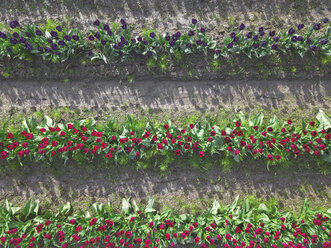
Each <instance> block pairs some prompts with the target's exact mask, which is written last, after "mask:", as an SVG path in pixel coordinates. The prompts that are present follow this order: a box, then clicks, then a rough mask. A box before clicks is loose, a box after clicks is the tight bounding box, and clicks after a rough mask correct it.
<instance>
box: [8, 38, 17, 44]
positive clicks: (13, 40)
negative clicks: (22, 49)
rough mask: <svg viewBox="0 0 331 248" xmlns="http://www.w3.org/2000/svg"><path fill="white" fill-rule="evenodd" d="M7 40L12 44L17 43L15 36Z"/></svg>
mask: <svg viewBox="0 0 331 248" xmlns="http://www.w3.org/2000/svg"><path fill="white" fill-rule="evenodd" d="M9 41H10V43H11V44H13V45H15V44H17V40H16V39H15V38H10V40H9Z"/></svg>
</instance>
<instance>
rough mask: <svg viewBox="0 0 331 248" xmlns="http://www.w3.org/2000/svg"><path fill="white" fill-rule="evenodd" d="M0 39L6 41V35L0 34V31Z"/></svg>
mask: <svg viewBox="0 0 331 248" xmlns="http://www.w3.org/2000/svg"><path fill="white" fill-rule="evenodd" d="M0 38H2V39H7V35H6V34H5V33H2V32H1V31H0Z"/></svg>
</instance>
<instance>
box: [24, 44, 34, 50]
mask: <svg viewBox="0 0 331 248" xmlns="http://www.w3.org/2000/svg"><path fill="white" fill-rule="evenodd" d="M25 48H26V50H28V51H30V50H32V49H33V47H32V45H31V44H30V43H29V42H26V43H25Z"/></svg>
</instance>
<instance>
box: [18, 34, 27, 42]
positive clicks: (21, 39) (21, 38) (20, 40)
mask: <svg viewBox="0 0 331 248" xmlns="http://www.w3.org/2000/svg"><path fill="white" fill-rule="evenodd" d="M18 41H19V42H20V43H25V42H26V39H25V38H24V37H23V36H21V37H20V39H19V40H18Z"/></svg>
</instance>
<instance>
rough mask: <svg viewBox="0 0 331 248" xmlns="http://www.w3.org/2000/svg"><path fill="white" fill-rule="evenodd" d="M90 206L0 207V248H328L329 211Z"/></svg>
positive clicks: (233, 206)
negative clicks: (42, 210) (194, 212)
mask: <svg viewBox="0 0 331 248" xmlns="http://www.w3.org/2000/svg"><path fill="white" fill-rule="evenodd" d="M108 207H109V206H108V205H103V204H101V203H95V204H93V206H92V210H93V212H91V213H90V212H86V213H84V212H83V211H81V210H80V211H79V212H78V213H75V214H72V211H71V206H70V203H69V202H68V203H66V204H65V205H64V206H63V207H62V208H60V209H59V210H58V212H57V213H56V214H53V213H50V212H49V211H47V210H46V212H45V213H44V214H39V201H36V202H32V201H31V200H30V201H29V202H28V203H27V204H26V206H25V207H24V209H23V211H19V210H20V209H19V208H17V207H13V206H12V205H11V204H10V203H9V202H8V201H6V207H5V208H0V216H1V219H0V247H29V248H30V247H63V248H64V247H154V248H155V247H159V248H162V247H180V245H184V244H190V247H207V246H208V247H215V245H216V247H224V248H226V247H236V248H239V247H240V248H243V247H246V248H253V247H257V248H259V247H273V248H277V247H279V248H281V247H284V248H290V247H291V248H292V247H295V248H299V247H301V248H304V247H306V248H308V247H331V240H330V236H331V224H330V220H329V218H330V217H331V209H329V210H327V211H317V210H312V209H311V208H310V205H309V204H308V203H307V201H305V202H304V203H303V205H302V208H301V211H300V212H298V213H293V212H289V211H286V212H278V210H277V208H276V207H275V206H273V207H271V208H268V207H267V206H266V205H265V204H263V203H262V204H260V205H259V206H258V207H253V208H252V207H250V203H249V200H248V199H245V200H244V201H243V203H242V205H241V206H239V204H238V197H237V198H236V199H235V201H234V202H233V203H232V204H231V205H228V206H220V204H219V203H218V202H217V201H216V200H214V202H213V204H212V206H211V207H210V208H209V209H208V211H205V212H204V213H202V214H201V215H199V216H193V215H191V214H178V213H176V212H174V211H172V210H167V211H164V212H163V213H158V211H157V210H156V209H155V208H154V200H153V199H150V200H149V201H148V204H147V206H146V208H145V209H144V210H143V209H141V210H140V208H139V206H138V205H137V204H136V202H135V201H134V200H132V201H130V199H123V201H122V213H115V212H111V211H110V210H109V208H108Z"/></svg>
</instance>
